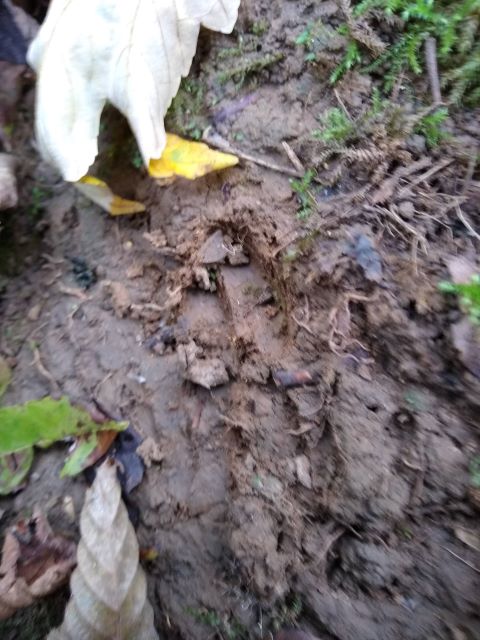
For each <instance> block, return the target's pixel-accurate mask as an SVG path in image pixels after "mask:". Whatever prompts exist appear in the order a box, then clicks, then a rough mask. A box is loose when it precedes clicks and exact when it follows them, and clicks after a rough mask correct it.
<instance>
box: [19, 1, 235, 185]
mask: <svg viewBox="0 0 480 640" xmlns="http://www.w3.org/2000/svg"><path fill="white" fill-rule="evenodd" d="M239 2H240V0H222V2H219V1H218V0H149V1H144V0H141V1H140V2H139V1H137V2H133V3H132V2H109V3H107V8H106V7H105V0H91V1H90V2H89V5H88V11H87V10H86V9H85V0H55V2H52V3H50V7H49V10H48V13H47V16H46V19H45V21H44V22H43V24H42V26H41V28H40V31H39V33H38V36H37V37H36V38H35V40H34V41H33V42H32V44H31V46H30V48H29V51H28V55H27V58H28V61H29V63H30V64H31V66H32V67H33V68H34V69H35V70H36V71H37V96H36V98H37V102H36V132H37V140H38V146H39V149H40V152H41V153H42V155H43V156H44V158H45V159H47V160H49V161H50V162H51V163H52V164H54V165H56V166H57V167H58V168H59V169H60V171H61V173H62V175H63V177H64V178H65V180H68V181H71V182H76V181H77V180H79V179H80V178H81V177H82V176H84V175H85V174H86V173H87V172H88V168H89V167H90V166H91V165H92V164H93V161H94V159H95V156H96V154H97V151H98V144H97V138H98V131H99V125H100V116H101V113H102V111H103V108H104V106H105V104H106V103H107V101H108V102H110V103H111V104H112V105H114V106H115V107H116V108H117V109H118V110H119V111H121V112H122V113H123V114H124V115H125V117H126V118H127V119H128V121H129V124H130V127H131V128H132V131H133V133H134V135H135V138H136V139H137V142H138V146H139V149H140V153H141V154H142V157H143V160H144V163H145V165H148V163H149V161H150V160H151V159H152V158H160V157H161V156H162V153H163V150H164V148H165V144H166V134H165V126H164V121H163V119H164V116H165V113H166V112H167V109H168V108H169V106H170V103H171V101H172V98H173V97H174V96H175V94H176V93H177V91H178V88H179V86H180V80H181V78H182V76H186V75H187V74H188V72H189V69H190V65H191V63H192V60H193V56H194V54H195V50H196V47H197V40H198V34H199V31H200V26H201V25H202V26H204V27H206V28H208V29H213V30H215V31H221V32H223V33H230V32H231V31H232V29H233V26H234V24H235V21H236V18H237V12H238V5H239Z"/></svg>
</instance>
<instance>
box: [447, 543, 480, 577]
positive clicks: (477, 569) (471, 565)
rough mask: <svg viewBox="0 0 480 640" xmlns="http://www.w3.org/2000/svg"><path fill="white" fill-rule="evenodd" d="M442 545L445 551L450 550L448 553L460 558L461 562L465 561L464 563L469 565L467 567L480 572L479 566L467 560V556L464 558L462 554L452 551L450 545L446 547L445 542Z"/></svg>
mask: <svg viewBox="0 0 480 640" xmlns="http://www.w3.org/2000/svg"><path fill="white" fill-rule="evenodd" d="M440 546H441V548H442V549H444V550H445V551H448V553H449V554H450V555H452V556H453V557H454V558H456V559H457V560H460V562H463V564H465V565H467V567H470V569H473V570H474V571H475V572H476V573H480V569H479V568H478V567H476V566H475V565H474V564H472V563H471V562H468V560H465V558H462V557H461V556H459V555H458V554H457V553H455V551H452V550H451V549H449V548H448V547H444V546H443V544H441V545H440Z"/></svg>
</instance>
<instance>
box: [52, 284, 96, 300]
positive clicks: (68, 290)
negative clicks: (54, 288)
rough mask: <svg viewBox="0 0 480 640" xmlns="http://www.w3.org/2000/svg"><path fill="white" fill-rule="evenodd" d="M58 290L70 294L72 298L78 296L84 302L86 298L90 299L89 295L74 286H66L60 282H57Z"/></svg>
mask: <svg viewBox="0 0 480 640" xmlns="http://www.w3.org/2000/svg"><path fill="white" fill-rule="evenodd" d="M58 290H59V291H60V293H64V294H65V295H67V296H72V297H74V298H78V299H79V300H81V301H82V302H86V301H87V300H90V298H89V296H87V294H86V293H84V292H83V291H82V290H81V289H75V287H67V286H65V285H64V284H62V283H61V282H59V283H58Z"/></svg>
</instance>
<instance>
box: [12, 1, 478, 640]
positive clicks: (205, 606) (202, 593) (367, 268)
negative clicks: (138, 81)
mask: <svg viewBox="0 0 480 640" xmlns="http://www.w3.org/2000/svg"><path fill="white" fill-rule="evenodd" d="M336 11H337V9H336V5H334V4H333V3H330V2H329V1H328V0H327V1H326V2H319V3H313V4H312V3H311V2H303V1H300V2H291V1H288V2H287V1H281V0H270V1H268V2H267V1H263V0H258V1H257V2H249V1H245V2H243V6H242V11H241V16H240V20H239V23H238V26H237V30H236V32H235V33H234V34H233V35H232V36H218V35H215V34H205V35H204V36H203V39H202V46H201V47H200V51H199V55H198V57H197V60H196V62H195V68H194V71H193V77H194V78H197V79H199V82H201V83H203V85H204V86H205V96H204V99H203V101H204V102H203V104H204V105H207V106H206V107H205V108H204V109H203V110H202V111H201V116H200V117H201V118H204V119H205V120H208V121H209V122H210V124H212V123H213V126H215V127H216V131H217V133H218V134H220V135H222V136H223V137H224V138H225V139H228V140H229V141H230V144H231V145H232V146H234V147H237V148H241V149H242V150H243V151H244V152H246V153H250V154H251V155H254V156H256V157H258V158H268V160H269V161H270V162H273V163H275V164H280V165H282V166H283V167H290V168H291V165H290V163H289V158H288V156H287V155H285V152H284V150H283V148H282V142H283V141H286V142H287V143H288V144H289V145H290V147H291V148H293V149H294V150H295V151H296V152H297V154H298V155H299V156H300V158H301V159H302V161H303V162H308V158H309V156H308V153H309V148H308V145H307V144H306V143H305V140H306V139H307V138H308V136H309V134H310V133H311V131H312V130H313V129H315V128H317V127H318V120H317V116H318V114H319V113H321V112H322V110H324V109H325V108H326V107H328V106H338V103H337V102H336V98H335V95H334V93H333V92H332V89H331V88H328V82H327V78H328V75H325V74H323V76H322V74H321V73H319V72H318V70H312V68H311V67H309V66H308V64H307V63H306V62H305V60H304V52H303V51H302V50H301V49H299V47H298V46H296V45H295V38H296V37H297V36H298V35H299V33H300V32H301V31H302V29H303V28H304V27H305V25H306V24H307V23H308V22H309V21H311V20H313V19H315V18H317V17H318V16H320V15H323V16H327V17H326V20H330V21H332V24H336V23H335V20H336V19H337V23H338V18H336ZM260 23H262V24H265V26H264V31H263V32H262V33H261V35H255V36H252V35H251V33H252V31H254V32H255V33H257V32H259V29H258V28H257V29H253V28H252V25H258V24H260ZM239 34H245V38H244V41H243V42H244V43H245V46H248V47H250V46H251V48H252V50H254V52H255V54H256V55H258V56H260V55H270V56H271V55H276V54H281V56H280V55H278V60H277V61H276V62H275V63H274V64H269V65H268V66H266V67H265V68H263V69H261V70H260V71H259V72H255V73H254V74H253V75H252V76H251V77H250V76H247V77H245V78H243V77H242V78H240V79H239V78H238V77H237V76H238V75H239V74H238V73H237V76H236V75H235V74H233V75H232V79H231V80H230V81H229V82H228V83H226V84H219V82H218V74H219V70H218V69H219V68H220V63H219V66H218V68H217V66H214V67H212V64H213V63H212V61H215V60H223V59H224V58H225V56H224V57H222V56H221V55H219V52H221V51H225V50H226V49H228V48H234V47H235V46H237V37H238V35H239ZM249 34H250V35H249ZM241 62H242V57H241V55H240V57H237V58H236V59H235V61H234V65H233V67H234V66H235V65H238V64H240V63H241ZM230 64H232V62H231V61H230ZM234 70H235V69H234ZM240 75H241V74H240ZM365 82H367V85H368V83H370V82H371V80H370V79H369V78H368V77H367V78H366V79H365V78H364V77H362V76H359V75H357V74H354V75H352V76H349V77H348V78H347V79H346V80H345V81H343V82H342V83H341V84H340V85H339V87H338V91H337V95H338V97H339V98H340V99H341V100H342V102H344V103H345V105H346V108H347V109H352V110H353V111H355V110H356V109H359V108H361V106H362V104H363V101H364V100H365V95H366V92H367V93H368V92H369V91H370V89H369V88H368V86H367V90H365ZM214 94H215V95H216V96H217V98H218V102H217V103H216V104H215V106H214V107H208V105H209V104H213V101H212V100H211V99H210V98H211V97H212V95H214ZM242 100H243V101H242ZM221 109H224V111H223V112H222V113H220V110H221ZM32 110H33V88H32V87H31V86H30V87H27V88H26V90H25V95H24V97H23V99H22V102H21V104H20V107H19V113H18V118H17V125H16V130H15V134H14V136H13V147H14V152H15V154H16V155H17V156H18V157H19V160H20V167H19V186H20V201H21V205H20V207H19V209H18V210H17V211H14V212H9V213H4V214H3V215H2V225H3V226H2V228H1V231H0V243H1V248H0V254H1V259H0V264H1V271H2V286H3V289H2V293H1V299H0V318H1V320H0V323H1V335H0V352H1V354H2V355H3V356H4V357H6V358H8V360H9V362H10V364H11V365H12V367H13V374H14V375H13V381H12V384H11V386H10V388H9V390H8V392H7V394H6V395H5V397H4V400H3V401H4V402H5V403H6V404H13V403H18V402H24V401H27V400H30V399H33V398H41V397H43V396H45V395H48V394H51V395H54V396H58V395H60V394H65V395H67V396H69V397H70V398H71V399H72V400H73V401H76V402H80V403H83V404H89V403H92V402H93V401H94V400H96V401H98V402H100V403H101V404H102V405H103V406H104V407H107V408H108V409H109V411H111V412H112V413H113V414H115V415H118V416H120V417H122V418H123V419H127V420H129V421H130V422H131V424H132V425H133V426H134V427H135V428H136V429H137V430H138V431H139V432H140V433H141V434H142V435H143V436H144V437H146V438H151V439H152V441H153V443H155V444H156V445H158V448H159V451H160V454H161V455H158V450H157V456H156V460H154V461H152V463H151V466H150V467H149V468H148V469H147V470H146V474H145V478H144V480H143V482H142V484H141V485H140V486H139V487H138V488H137V489H135V490H134V491H133V492H132V493H131V494H130V500H131V502H132V504H133V505H134V507H135V509H136V510H137V513H138V514H139V525H138V537H139V540H140V545H141V547H144V548H155V549H156V550H157V551H158V557H157V558H156V559H155V560H153V561H152V562H151V563H149V564H148V565H146V571H147V574H148V579H149V589H150V597H151V600H152V603H153V605H154V609H155V614H156V621H157V626H158V629H159V632H160V634H161V637H164V638H184V639H187V638H188V639H189V640H192V639H194V640H207V639H209V638H214V637H218V638H229V639H233V638H239V639H241V638H245V639H246V638H271V637H272V636H275V634H276V633H277V632H278V631H279V630H280V629H288V628H290V627H297V628H299V629H302V630H304V631H305V632H309V633H312V634H313V635H314V636H316V637H317V638H320V639H322V640H385V639H387V638H388V639H390V638H391V639H402V640H403V639H405V640H420V639H424V640H427V639H430V638H439V639H442V640H443V639H445V640H447V639H448V640H452V639H453V640H459V639H474V638H480V619H479V616H478V594H479V593H480V557H479V553H478V549H477V550H476V549H474V548H472V547H470V546H468V545H466V544H465V543H464V542H462V541H461V539H460V538H459V536H458V531H461V530H464V529H466V530H469V531H470V530H471V531H473V532H475V531H476V532H477V540H478V531H479V519H478V510H477V511H476V509H478V498H477V502H475V494H474V493H473V492H472V491H471V490H470V489H471V488H470V475H469V465H470V463H471V461H472V460H473V459H474V458H475V456H478V454H479V452H480V441H479V432H478V411H479V404H480V400H479V398H480V395H479V391H480V383H479V380H478V378H477V377H476V375H475V366H473V365H472V362H471V357H470V358H469V357H468V355H469V354H470V355H471V350H472V349H473V350H474V349H475V344H474V343H470V344H467V346H466V347H465V340H467V339H468V336H467V337H465V335H463V334H462V335H463V340H464V343H463V344H464V347H465V348H464V351H463V356H462V353H460V352H459V343H458V340H456V339H455V328H457V331H458V325H459V324H460V323H461V322H462V316H461V313H460V311H459V310H458V308H457V306H456V305H455V301H454V300H449V299H447V298H446V297H445V296H444V295H443V294H441V293H440V292H439V291H438V283H439V281H441V280H443V279H447V278H448V277H449V276H448V271H447V267H448V265H449V264H451V261H452V259H453V258H455V257H463V258H465V259H466V260H469V261H470V262H473V264H475V260H476V257H475V256H476V253H475V251H476V249H477V246H476V245H477V244H478V240H477V239H476V238H474V237H472V235H471V233H470V232H469V230H468V229H467V228H466V227H465V226H464V225H463V224H462V222H461V220H459V218H458V216H457V214H456V209H455V207H450V208H448V207H445V206H444V205H445V198H447V196H445V198H444V197H443V195H439V194H447V195H448V196H459V194H460V195H461V196H462V197H463V198H464V200H463V202H464V203H465V204H464V211H465V212H466V213H467V214H468V215H469V219H470V220H471V222H472V224H473V225H474V226H475V227H476V228H477V229H478V228H480V217H479V215H478V195H479V194H478V187H479V182H476V181H475V177H476V176H470V182H469V183H468V184H466V183H465V182H464V177H465V175H467V171H468V162H465V161H461V160H459V159H458V158H459V155H458V153H457V152H456V151H455V149H457V151H458V149H459V148H466V147H468V146H469V145H470V146H474V145H475V144H477V143H478V141H477V142H476V141H475V140H474V137H473V133H472V130H473V123H474V122H475V114H473V113H464V114H457V116H456V117H454V118H453V120H451V121H450V124H449V126H450V127H451V130H452V132H453V133H454V134H455V135H456V136H457V138H458V136H460V142H459V143H458V145H457V147H455V145H454V144H453V143H449V145H450V146H449V147H448V150H446V151H445V150H442V148H440V149H437V150H435V151H433V152H432V153H429V152H428V151H426V150H425V148H424V140H422V139H419V138H421V136H418V135H417V136H411V137H410V139H409V141H408V143H407V144H408V145H410V151H408V153H409V154H410V156H409V159H407V160H405V159H404V163H406V164H407V165H408V164H409V163H410V164H409V166H411V164H412V163H415V162H420V163H421V162H422V158H423V159H424V160H423V165H421V164H420V168H419V170H418V172H417V173H415V174H413V172H412V173H411V174H410V177H409V178H408V180H407V179H405V180H403V181H401V180H400V178H401V176H400V178H399V179H398V180H397V183H395V185H394V186H393V187H392V193H391V194H390V195H389V196H386V197H385V198H383V200H382V198H377V199H375V195H373V196H371V197H370V199H368V198H367V199H365V198H363V199H362V198H355V197H352V193H354V192H355V191H356V190H358V189H361V188H363V187H364V185H365V184H369V185H370V187H371V189H372V193H373V194H375V191H376V189H379V188H380V187H381V188H385V180H386V179H387V178H391V177H392V176H395V175H397V174H396V173H395V171H396V169H395V166H401V164H397V165H391V166H388V167H387V169H386V170H385V172H386V173H385V176H384V177H383V178H382V180H383V182H380V186H379V185H375V184H374V183H373V182H372V181H370V182H368V179H367V180H366V181H365V180H364V181H363V182H362V181H361V177H362V176H361V175H360V174H361V170H365V171H366V167H363V168H362V167H361V169H357V170H354V169H352V168H350V169H349V170H348V171H347V173H346V174H345V175H344V177H343V178H342V180H341V181H340V182H337V183H336V185H335V187H331V188H330V187H324V188H323V190H322V191H321V198H320V197H319V199H318V210H315V211H314V212H313V213H312V214H311V216H310V217H309V218H308V220H300V219H298V217H297V216H296V212H297V210H298V201H297V197H296V195H295V193H294V192H293V191H292V187H291V184H290V180H289V176H288V175H285V174H284V173H281V172H277V171H273V170H271V169H268V168H265V167H262V166H259V165H257V164H254V163H251V162H242V163H241V164H240V165H239V166H238V167H236V168H234V169H232V170H228V171H226V172H222V173H220V174H218V175H210V176H207V177H206V178H203V179H200V180H197V181H195V182H188V181H184V180H178V181H177V182H175V183H174V184H171V185H168V186H162V185H158V184H156V183H155V181H154V180H153V179H151V178H149V177H147V176H146V174H145V173H143V172H142V170H138V169H136V168H135V167H134V166H133V165H132V162H131V161H130V158H129V157H128V154H127V153H125V154H124V155H122V153H118V154H113V156H114V157H115V162H114V163H111V164H112V167H113V168H112V167H111V166H110V165H108V158H110V159H111V157H112V154H110V155H108V154H106V155H104V156H103V160H102V157H101V158H100V159H99V162H98V166H99V167H100V170H99V172H98V173H99V174H101V173H102V167H103V175H104V176H105V175H106V176H107V177H108V179H109V181H110V184H111V186H112V187H113V188H114V189H115V190H116V191H117V193H120V194H121V195H123V196H126V197H135V198H136V199H137V200H139V201H141V202H143V203H145V205H146V206H147V214H145V215H137V216H134V217H124V218H113V217H109V216H107V215H106V214H105V213H103V212H101V211H100V209H99V208H98V207H97V206H95V205H93V204H91V203H90V202H89V201H88V200H86V199H85V197H84V196H82V195H81V194H80V193H79V192H77V191H76V190H75V188H74V187H73V186H71V185H68V184H65V183H63V182H62V181H61V180H60V179H59V178H58V176H57V175H56V173H55V172H54V171H53V170H52V169H50V168H49V167H48V166H47V165H46V164H44V163H43V162H42V161H41V159H40V158H39V157H38V156H37V154H36V152H35V148H34V142H33V133H32V124H31V123H32ZM219 114H220V115H219ZM111 120H112V122H114V121H115V117H114V116H111ZM122 127H123V129H122ZM112 128H113V129H115V131H116V134H115V135H124V136H125V139H127V138H128V140H130V137H129V135H130V134H129V133H128V130H126V129H125V125H124V124H123V123H120V124H119V125H118V128H117V127H116V126H115V127H112ZM118 130H120V131H121V132H122V131H123V133H120V134H119V133H118ZM107 133H108V132H107ZM462 136H463V138H462ZM122 145H123V142H122ZM415 145H416V146H415ZM452 149H453V151H452ZM456 153H457V155H456ZM446 160H450V162H447V163H446ZM396 162H397V163H400V161H399V160H398V159H397V160H396ZM102 163H103V164H102ZM442 163H443V164H442ZM440 165H441V166H440ZM366 166H370V167H371V168H372V169H373V168H374V167H373V166H372V162H370V165H369V164H368V163H366ZM422 166H423V169H422ZM439 166H440V168H438V167H439ZM432 167H433V168H434V169H435V168H436V170H437V172H435V171H433V172H432V173H431V174H430V175H429V176H426V177H423V178H421V179H420V180H418V182H416V183H415V178H416V177H417V176H420V175H421V174H423V173H425V171H426V170H428V169H431V168H432ZM397 173H398V172H397ZM405 175H408V174H405ZM464 184H465V185H466V186H465V189H466V191H465V190H463V191H462V189H463V185H464ZM387 186H388V185H387ZM33 189H36V190H35V191H32V190H33ZM402 189H403V191H402V192H401V193H400V191H401V190H402ZM39 190H40V191H39ZM39 192H40V194H41V196H40V198H39V196H38V193H39ZM32 193H34V194H37V195H36V196H34V197H32ZM442 198H443V199H442ZM475 199H476V202H477V204H476V205H475ZM376 202H379V203H380V205H381V204H382V202H383V203H385V202H391V203H395V206H396V207H397V209H388V208H387V207H383V208H382V206H380V205H378V206H377V204H376ZM405 202H407V203H410V205H408V204H401V203H405ZM399 207H400V208H399ZM385 211H387V214H385ZM388 211H390V214H388ZM392 211H393V212H394V214H395V215H396V216H397V218H399V219H400V223H398V220H396V219H395V217H394V216H393V217H392V215H391V212H392ZM398 211H400V213H398ZM395 212H397V213H395ZM475 223H477V224H475ZM362 247H363V249H362ZM362 251H363V253H362ZM365 256H366V257H365ZM79 260H80V261H82V262H81V263H79V262H78V261H79ZM79 264H80V267H79V266H78V265H79ZM476 266H477V267H478V264H477V265H476ZM74 267H76V268H74ZM85 278H86V280H85ZM86 284H88V285H91V286H89V287H88V288H85V286H84V285H86ZM477 355H478V352H477ZM35 356H36V357H35ZM476 373H478V370H477V372H476ZM294 382H303V383H304V384H300V385H299V386H293V383H294ZM208 387H211V388H208ZM64 455H65V447H61V446H59V447H58V448H57V447H53V448H51V449H49V450H45V451H37V452H36V456H35V463H34V468H33V472H32V473H31V474H30V477H29V481H28V484H27V486H26V487H25V488H24V489H23V491H21V492H19V493H18V494H17V495H15V496H14V497H11V498H8V499H7V498H4V499H1V500H0V514H1V522H0V525H1V527H2V528H5V527H7V526H8V525H9V524H11V523H12V522H14V521H15V520H16V519H17V518H18V517H19V516H21V515H22V514H25V513H26V512H28V511H29V510H30V509H32V508H33V506H34V505H39V506H41V507H42V509H43V510H44V511H45V512H46V513H47V514H48V516H49V520H50V523H51V524H52V526H53V528H54V529H56V530H68V531H70V532H71V533H73V535H78V531H77V524H76V523H78V517H77V518H76V520H75V522H74V523H72V521H71V520H69V518H68V515H67V513H66V509H65V504H66V496H69V497H71V498H72V500H73V504H74V507H75V513H76V514H77V516H78V513H79V510H80V508H81V505H82V501H83V495H84V491H85V488H86V486H87V483H86V480H85V478H84V477H78V478H76V479H73V480H69V479H60V478H59V471H60V469H61V466H62V464H63V459H64ZM69 500H70V498H69V499H68V501H69ZM68 501H67V502H68ZM57 613H58V612H57ZM60 613H61V612H60ZM32 615H33V613H32ZM57 617H58V616H57ZM54 622H58V620H57V619H55V621H54ZM3 624H4V625H6V624H7V623H3ZM52 624H53V622H52ZM1 628H2V627H1V624H0V629H1ZM25 633H28V634H29V635H28V636H27V635H24V632H22V630H21V629H19V628H18V627H15V622H12V621H9V622H8V626H5V627H4V632H3V634H2V637H3V638H12V639H13V638H15V639H25V640H26V639H27V637H28V638H29V639H30V638H33V637H35V638H36V637H37V635H32V634H33V632H32V631H30V632H25ZM35 633H36V632H35ZM38 637H41V636H38ZM278 637H279V638H281V637H282V636H281V635H279V636H278ZM284 637H287V636H284ZM290 637H291V638H294V637H295V636H293V635H292V636H290Z"/></svg>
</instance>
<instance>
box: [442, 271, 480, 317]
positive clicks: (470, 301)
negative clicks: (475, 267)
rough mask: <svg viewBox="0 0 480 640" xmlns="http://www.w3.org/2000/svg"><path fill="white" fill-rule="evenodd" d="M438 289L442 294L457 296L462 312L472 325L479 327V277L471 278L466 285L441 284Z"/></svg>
mask: <svg viewBox="0 0 480 640" xmlns="http://www.w3.org/2000/svg"><path fill="white" fill-rule="evenodd" d="M439 289H440V291H443V293H450V294H455V295H457V296H458V300H459V303H460V308H461V309H462V311H464V312H465V313H466V314H467V315H468V317H469V319H470V321H471V322H472V323H473V324H476V325H480V275H474V276H472V277H471V279H470V282H468V283H466V284H454V283H453V282H441V283H440V284H439Z"/></svg>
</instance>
